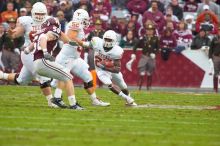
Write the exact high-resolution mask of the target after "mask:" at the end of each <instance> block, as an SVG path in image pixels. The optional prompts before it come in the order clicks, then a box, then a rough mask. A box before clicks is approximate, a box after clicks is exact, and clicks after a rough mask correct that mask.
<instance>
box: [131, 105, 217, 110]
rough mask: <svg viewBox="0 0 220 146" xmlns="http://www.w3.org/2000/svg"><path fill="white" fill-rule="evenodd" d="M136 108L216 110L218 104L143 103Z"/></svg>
mask: <svg viewBox="0 0 220 146" xmlns="http://www.w3.org/2000/svg"><path fill="white" fill-rule="evenodd" d="M134 108H158V109H183V110H184V109H187V110H214V109H217V107H216V106H194V105H191V106H188V105H161V104H142V105H137V106H135V107H134Z"/></svg>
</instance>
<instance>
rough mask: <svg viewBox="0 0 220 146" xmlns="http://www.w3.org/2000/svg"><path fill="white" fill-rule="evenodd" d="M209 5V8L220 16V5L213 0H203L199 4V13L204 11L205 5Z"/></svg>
mask: <svg viewBox="0 0 220 146" xmlns="http://www.w3.org/2000/svg"><path fill="white" fill-rule="evenodd" d="M205 5H208V6H209V10H210V11H212V12H214V13H215V15H217V16H218V17H219V18H220V8H219V5H217V4H216V3H215V2H212V1H211V0H202V3H200V4H199V6H198V9H197V14H198V15H199V14H200V13H202V12H203V11H204V9H205V8H204V6H205Z"/></svg>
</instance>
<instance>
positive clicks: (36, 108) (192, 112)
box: [0, 86, 220, 146]
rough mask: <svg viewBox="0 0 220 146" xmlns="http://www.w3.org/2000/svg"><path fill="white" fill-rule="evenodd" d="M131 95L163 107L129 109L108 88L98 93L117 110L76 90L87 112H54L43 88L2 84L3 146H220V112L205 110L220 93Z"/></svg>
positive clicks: (218, 99) (0, 139) (0, 138)
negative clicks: (99, 103)
mask: <svg viewBox="0 0 220 146" xmlns="http://www.w3.org/2000/svg"><path fill="white" fill-rule="evenodd" d="M131 93H132V95H133V96H134V97H135V99H136V102H137V103H138V104H140V105H146V104H150V105H157V107H153V106H150V107H148V108H147V107H142V108H131V107H126V106H125V105H124V101H123V100H121V99H120V98H119V97H117V96H115V95H114V94H112V93H111V92H109V91H108V90H107V89H98V90H97V95H98V96H101V97H102V99H103V100H104V101H109V102H111V106H110V107H94V106H92V105H91V104H90V100H89V97H88V95H87V94H86V92H85V91H84V90H83V89H81V88H76V95H77V98H78V101H79V102H80V104H81V105H83V106H84V107H85V108H86V110H84V111H75V110H69V109H51V108H49V107H47V103H46V100H45V98H44V97H43V96H42V95H41V93H40V89H39V87H21V86H20V87H18V86H0V146H83V145H87V146H91V145H94V146H125V145H126V146H220V111H219V110H207V109H204V110H202V109H200V107H202V108H203V107H205V106H214V105H220V97H219V94H218V95H217V94H189V93H186V94H183V93H168V92H158V91H152V92H146V91H142V92H137V91H135V90H132V91H131ZM65 101H66V99H65ZM160 105H161V107H160ZM165 105H167V106H165ZM170 105H175V106H174V107H172V106H170ZM178 107H182V109H179V108H178ZM187 107H188V108H189V109H187ZM190 107H191V108H190ZM192 107H194V108H192Z"/></svg>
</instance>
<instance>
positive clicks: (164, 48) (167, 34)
mask: <svg viewBox="0 0 220 146" xmlns="http://www.w3.org/2000/svg"><path fill="white" fill-rule="evenodd" d="M176 46H177V42H176V38H175V36H174V35H173V33H172V30H171V29H170V28H166V29H165V30H164V32H163V35H162V36H161V38H160V48H161V57H162V59H163V60H164V61H167V60H168V59H169V56H170V53H171V52H172V50H174V49H175V48H176Z"/></svg>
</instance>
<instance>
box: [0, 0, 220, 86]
mask: <svg viewBox="0 0 220 146" xmlns="http://www.w3.org/2000/svg"><path fill="white" fill-rule="evenodd" d="M35 2H36V0H26V1H23V0H3V1H2V2H1V6H0V58H1V60H0V68H1V69H2V70H4V71H5V72H9V73H10V72H16V71H18V69H19V68H20V67H19V65H20V61H19V58H20V56H19V55H20V51H21V50H22V45H23V43H24V38H23V37H19V38H16V39H11V38H10V36H8V31H9V30H10V29H13V28H14V27H15V25H16V20H17V18H18V17H20V16H26V15H31V8H32V5H33V4H34V3H35ZM42 2H43V3H45V5H46V7H47V10H48V15H51V16H54V17H57V18H58V20H59V22H60V24H61V30H62V31H63V32H65V28H66V26H67V24H68V22H70V21H71V19H72V16H73V12H74V11H75V10H77V9H78V8H82V9H85V10H86V11H87V12H88V13H89V14H90V18H91V20H90V27H89V28H87V29H86V34H87V39H88V40H91V38H92V37H93V36H99V37H102V36H103V34H104V32H105V31H106V30H110V29H111V30H114V31H115V32H117V34H118V40H119V42H118V43H119V45H120V46H121V47H122V48H130V49H134V54H135V50H136V49H137V48H139V47H142V48H143V51H142V52H143V56H142V57H141V58H142V60H141V59H140V62H139V64H138V70H139V73H140V76H144V75H145V73H144V72H145V71H146V70H147V69H149V71H147V76H148V80H152V77H151V75H152V72H153V70H154V68H155V54H156V53H157V52H159V51H161V57H162V59H163V60H164V61H167V60H168V59H169V54H170V53H171V52H176V53H181V52H182V51H183V50H185V49H192V50H197V49H201V50H204V51H209V48H210V46H211V45H213V43H212V40H213V38H214V40H215V39H218V38H219V37H217V38H215V36H216V35H219V30H220V23H219V19H220V0H201V1H200V0H186V1H183V0H182V1H178V0H152V1H150V0H111V1H110V0H43V1H42ZM152 30H153V31H152ZM151 35H153V36H155V37H156V38H154V39H153V40H155V41H158V44H159V45H158V46H155V45H154V44H153V43H155V42H154V41H151V40H150V39H147V38H150V36H151ZM148 36H149V37H148ZM218 41H219V40H218ZM141 43H144V44H147V45H142V46H141V45H140V44H141ZM216 44H217V45H218V47H219V48H220V46H219V43H216ZM216 44H215V45H216ZM215 47H216V46H215ZM218 47H216V48H218ZM61 48H62V42H61V41H60V42H59V45H58V47H57V53H58V52H59V50H60V49H61ZM212 48H213V47H212ZM212 51H213V49H212ZM209 52H211V51H209ZM219 52H220V51H219ZM219 52H218V51H215V53H216V54H217V55H216V56H219V55H220V53H219ZM92 53H93V52H92V51H89V53H87V54H86V56H89V57H88V60H87V59H86V60H87V62H91V58H92V56H93V55H91V54H92ZM211 53H212V52H211ZM134 54H133V56H132V57H133V58H135V57H136V56H135V55H134ZM209 57H210V58H212V54H210V53H209ZM92 60H93V58H92ZM144 60H150V61H144ZM210 62H211V61H210ZM213 62H219V61H218V60H215V61H213ZM146 64H149V66H150V67H149V68H146ZM89 65H90V70H91V71H93V70H94V65H92V63H89ZM143 67H145V68H143ZM218 68H219V67H218ZM218 71H219V70H218ZM142 82H143V79H142V78H140V82H139V86H140V87H141V84H142ZM149 86H151V83H150V82H149Z"/></svg>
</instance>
